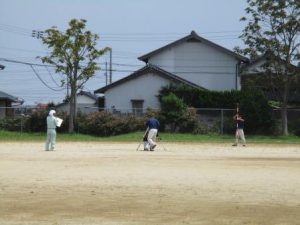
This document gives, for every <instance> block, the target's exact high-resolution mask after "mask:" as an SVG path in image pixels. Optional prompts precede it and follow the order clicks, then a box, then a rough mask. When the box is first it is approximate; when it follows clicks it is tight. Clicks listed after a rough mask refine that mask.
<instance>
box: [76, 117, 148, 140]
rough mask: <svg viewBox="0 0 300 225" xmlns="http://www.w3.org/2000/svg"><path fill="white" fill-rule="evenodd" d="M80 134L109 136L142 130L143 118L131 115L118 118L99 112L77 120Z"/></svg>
mask: <svg viewBox="0 0 300 225" xmlns="http://www.w3.org/2000/svg"><path fill="white" fill-rule="evenodd" d="M78 127H79V131H80V133H84V134H92V135H95V136H111V135H118V134H124V133H129V132H132V131H137V130H143V129H144V118H139V117H134V116H132V115H126V116H118V115H113V114H112V113H110V112H106V111H101V112H95V113H90V114H87V115H84V116H81V117H80V118H78Z"/></svg>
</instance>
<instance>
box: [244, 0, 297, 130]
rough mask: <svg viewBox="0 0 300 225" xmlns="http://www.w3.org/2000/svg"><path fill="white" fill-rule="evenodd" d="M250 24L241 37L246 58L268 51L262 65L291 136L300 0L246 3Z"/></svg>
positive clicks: (248, 1)
mask: <svg viewBox="0 0 300 225" xmlns="http://www.w3.org/2000/svg"><path fill="white" fill-rule="evenodd" d="M247 3H248V7H247V8H246V9H245V12H246V14H247V15H246V17H243V18H241V20H242V21H246V22H247V25H246V27H245V28H244V30H243V33H242V35H241V38H242V40H243V41H244V43H245V44H246V46H247V47H246V48H245V49H243V50H240V52H243V53H244V54H245V55H248V56H250V57H256V56H258V55H262V54H264V53H265V52H267V51H269V52H271V53H272V54H270V57H269V60H268V63H266V64H265V65H263V66H264V67H265V69H266V73H267V74H269V75H270V76H268V77H269V79H270V84H272V86H273V87H272V88H273V89H274V90H275V91H276V93H278V94H279V99H278V100H279V101H280V102H281V118H282V133H283V134H284V135H288V123H287V103H288V96H289V91H290V85H291V83H292V82H293V80H294V79H295V76H294V75H297V73H298V72H297V68H296V67H295V66H293V64H292V63H293V62H294V60H296V59H299V46H300V43H299V34H300V1H299V0H276V1H275V0H247Z"/></svg>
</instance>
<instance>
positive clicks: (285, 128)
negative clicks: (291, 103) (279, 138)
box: [281, 105, 289, 136]
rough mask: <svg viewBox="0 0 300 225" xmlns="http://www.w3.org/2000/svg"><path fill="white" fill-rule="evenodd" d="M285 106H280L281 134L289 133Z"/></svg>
mask: <svg viewBox="0 0 300 225" xmlns="http://www.w3.org/2000/svg"><path fill="white" fill-rule="evenodd" d="M287 121H288V120H287V106H286V105H285V106H282V108H281V125H282V134H283V135H286V136H287V135H289V131H288V124H287Z"/></svg>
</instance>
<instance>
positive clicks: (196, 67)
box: [149, 42, 240, 91]
mask: <svg viewBox="0 0 300 225" xmlns="http://www.w3.org/2000/svg"><path fill="white" fill-rule="evenodd" d="M149 63H151V64H154V65H156V66H158V67H160V68H162V69H164V70H166V71H169V72H171V73H174V74H176V75H178V76H180V77H182V78H184V79H186V80H188V81H191V82H193V83H195V84H198V85H199V86H202V87H204V88H207V89H209V90H217V91H223V90H231V89H236V64H237V63H238V61H237V60H236V59H235V58H234V57H232V56H230V55H228V54H225V53H223V52H222V51H220V50H217V49H216V48H214V47H210V46H208V45H205V44H203V43H200V42H185V43H182V44H180V45H177V46H175V47H173V48H172V49H169V50H165V51H163V52H162V53H159V54H157V55H154V56H153V57H151V58H150V59H149ZM237 82H238V83H237V85H238V89H240V79H239V77H238V81H237Z"/></svg>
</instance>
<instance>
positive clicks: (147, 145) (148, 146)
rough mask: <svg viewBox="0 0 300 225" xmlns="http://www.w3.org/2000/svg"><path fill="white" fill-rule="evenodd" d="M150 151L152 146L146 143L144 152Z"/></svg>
mask: <svg viewBox="0 0 300 225" xmlns="http://www.w3.org/2000/svg"><path fill="white" fill-rule="evenodd" d="M149 150H150V144H149V142H148V141H144V151H149Z"/></svg>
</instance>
